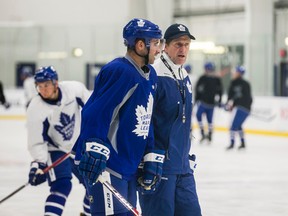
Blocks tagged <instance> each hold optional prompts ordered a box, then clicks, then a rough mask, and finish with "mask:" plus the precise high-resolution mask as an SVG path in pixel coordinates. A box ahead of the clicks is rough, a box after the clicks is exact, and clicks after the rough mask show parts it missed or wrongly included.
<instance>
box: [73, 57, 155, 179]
mask: <svg viewBox="0 0 288 216" xmlns="http://www.w3.org/2000/svg"><path fill="white" fill-rule="evenodd" d="M149 69H150V72H149V73H144V71H143V70H142V69H141V68H139V67H138V66H137V65H136V64H134V62H133V60H132V59H131V58H130V57H129V56H126V57H125V58H124V57H123V58H116V59H114V60H113V61H111V62H110V63H108V64H106V65H105V66H103V67H102V69H101V71H100V72H99V74H98V76H97V77H96V80H95V85H94V91H93V93H92V95H91V97H90V98H89V100H88V102H87V103H86V104H85V106H84V108H83V110H82V123H81V132H80V136H79V138H78V140H77V142H76V144H75V146H74V148H73V150H74V151H76V157H75V162H76V163H77V162H78V163H79V161H80V159H81V156H82V154H83V152H84V151H85V141H86V140H87V139H90V138H98V139H100V140H102V141H103V142H105V143H106V144H108V145H109V147H110V157H109V160H108V161H107V168H108V169H109V170H110V171H111V170H112V172H114V173H117V174H119V175H120V176H121V178H123V179H127V180H129V179H130V177H131V176H133V175H134V174H135V173H136V171H137V168H138V165H139V163H140V161H141V159H142V157H143V154H144V153H145V151H147V149H149V148H152V147H153V144H154V143H153V133H151V130H152V128H151V127H150V121H151V115H152V109H153V102H154V94H155V88H156V86H155V83H156V79H157V76H156V73H155V70H154V69H153V68H152V67H151V66H149Z"/></svg>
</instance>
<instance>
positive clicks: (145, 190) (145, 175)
mask: <svg viewBox="0 0 288 216" xmlns="http://www.w3.org/2000/svg"><path fill="white" fill-rule="evenodd" d="M164 159H165V151H164V150H153V151H152V152H150V153H148V154H146V155H145V156H144V160H143V163H142V164H143V169H142V171H140V177H139V178H138V183H139V184H140V186H141V187H140V188H139V190H140V192H142V194H149V193H152V192H154V191H155V190H156V188H157V187H158V185H159V184H160V181H161V177H162V166H163V163H164ZM142 164H140V167H139V168H140V169H141V165H142Z"/></svg>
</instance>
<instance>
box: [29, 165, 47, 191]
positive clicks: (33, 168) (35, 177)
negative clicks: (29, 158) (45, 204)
mask: <svg viewBox="0 0 288 216" xmlns="http://www.w3.org/2000/svg"><path fill="white" fill-rule="evenodd" d="M46 167H47V165H46V164H44V163H39V162H36V161H33V162H31V165H30V172H29V183H30V184H31V185H33V186H36V185H39V184H41V183H43V182H45V181H46V174H45V173H44V172H43V169H45V168H46Z"/></svg>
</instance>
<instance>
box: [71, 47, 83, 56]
mask: <svg viewBox="0 0 288 216" xmlns="http://www.w3.org/2000/svg"><path fill="white" fill-rule="evenodd" d="M72 55H73V56H74V57H81V56H82V55H83V50H82V49H81V48H74V49H73V50H72Z"/></svg>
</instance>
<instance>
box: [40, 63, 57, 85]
mask: <svg viewBox="0 0 288 216" xmlns="http://www.w3.org/2000/svg"><path fill="white" fill-rule="evenodd" d="M34 80H35V83H37V82H46V81H52V82H53V84H54V83H55V80H58V74H57V72H56V70H55V69H54V67H53V66H47V67H40V68H39V69H38V70H37V71H36V72H35V75H34Z"/></svg>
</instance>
